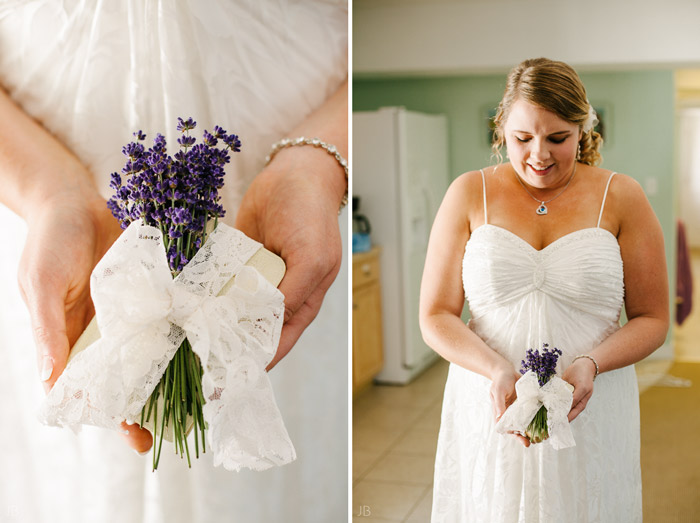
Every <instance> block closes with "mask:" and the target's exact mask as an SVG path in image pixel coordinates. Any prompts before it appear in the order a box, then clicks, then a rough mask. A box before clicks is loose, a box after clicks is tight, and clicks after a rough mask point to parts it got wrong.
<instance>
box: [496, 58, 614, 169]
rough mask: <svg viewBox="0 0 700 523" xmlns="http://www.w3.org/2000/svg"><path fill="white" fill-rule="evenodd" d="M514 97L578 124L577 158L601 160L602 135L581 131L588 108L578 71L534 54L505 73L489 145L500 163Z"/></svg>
mask: <svg viewBox="0 0 700 523" xmlns="http://www.w3.org/2000/svg"><path fill="white" fill-rule="evenodd" d="M516 100H524V101H526V102H528V103H531V104H533V105H537V106H539V107H542V108H543V109H546V110H548V111H551V112H553V113H554V114H556V115H557V116H559V118H561V119H562V120H565V121H567V122H569V123H572V124H575V125H578V127H579V129H580V130H581V131H582V134H581V139H580V140H579V145H580V147H581V154H580V156H579V158H578V161H579V162H581V163H585V164H587V165H598V164H599V163H600V162H601V161H602V159H603V158H602V156H601V155H600V153H599V152H598V150H599V149H600V146H601V145H602V144H603V138H602V137H601V136H600V134H599V133H598V132H596V131H594V130H593V129H590V130H588V131H585V132H583V126H584V124H585V123H586V122H587V121H588V118H589V111H590V110H591V109H590V104H589V102H588V98H587V96H586V89H585V88H584V87H583V83H582V82H581V79H580V78H579V76H578V74H576V71H574V69H573V68H572V67H571V66H569V65H567V64H565V63H564V62H556V61H554V60H549V59H547V58H535V59H531V60H525V61H524V62H522V63H521V64H519V65H517V66H516V67H514V68H513V69H512V70H511V72H510V73H509V74H508V79H507V82H506V90H505V92H504V93H503V99H502V100H501V103H500V104H498V110H497V111H496V117H495V118H494V125H495V129H494V140H493V144H492V146H491V147H492V149H493V151H494V155H495V156H496V158H497V159H498V161H499V163H500V162H502V156H501V147H502V146H503V145H504V144H505V136H504V134H503V126H504V125H505V123H506V120H507V119H508V115H509V114H510V110H511V107H512V106H513V103H514V102H515V101H516Z"/></svg>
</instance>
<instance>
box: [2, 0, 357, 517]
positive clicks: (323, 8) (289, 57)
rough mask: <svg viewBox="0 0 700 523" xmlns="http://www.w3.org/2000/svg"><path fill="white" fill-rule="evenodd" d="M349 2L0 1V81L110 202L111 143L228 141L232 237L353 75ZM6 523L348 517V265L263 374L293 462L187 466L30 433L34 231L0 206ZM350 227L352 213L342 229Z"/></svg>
mask: <svg viewBox="0 0 700 523" xmlns="http://www.w3.org/2000/svg"><path fill="white" fill-rule="evenodd" d="M347 15H348V12H347V4H346V2H344V1H332V0H325V1H324V0H305V1H286V0H272V1H265V2H254V1H247V0H238V1H227V2H225V1H220V2H216V1H213V0H197V1H194V0H189V1H188V0H176V1H174V2H171V1H158V0H155V1H152V2H151V1H149V2H142V1H137V0H127V1H124V2H106V1H101V2H88V1H81V0H64V1H58V0H57V1H53V0H52V1H49V0H29V1H13V0H9V1H6V2H3V3H2V4H0V83H1V84H2V85H3V87H4V88H5V89H6V90H7V91H8V92H9V93H10V95H11V96H12V97H13V98H14V99H15V100H16V101H17V102H18V104H19V105H20V106H21V107H22V108H23V109H24V110H25V111H27V112H28V113H29V114H30V115H31V116H33V117H34V118H36V119H37V120H38V121H39V122H41V123H42V124H43V125H45V126H46V127H47V128H48V129H50V130H51V132H53V133H54V134H55V135H56V136H57V137H58V138H59V139H60V140H61V141H62V142H63V143H65V144H66V145H67V146H68V147H69V148H70V149H71V150H73V151H74V152H75V153H76V154H77V155H78V156H79V158H80V159H81V161H82V162H83V163H84V164H85V165H87V166H88V167H89V168H90V170H91V172H92V173H93V175H94V176H95V179H96V180H97V183H98V186H99V189H100V191H101V193H102V194H103V195H104V196H107V195H108V194H109V193H110V190H109V188H108V184H109V173H110V172H112V171H118V170H120V169H121V167H122V166H123V162H124V157H123V156H122V155H121V151H120V149H121V146H122V145H124V144H125V143H126V142H127V141H129V140H130V139H131V138H132V137H131V133H132V132H133V131H135V130H137V129H143V131H144V132H146V133H147V134H148V138H147V141H150V140H151V139H152V138H153V137H154V135H155V133H156V132H161V133H164V134H165V135H166V137H167V138H168V143H169V146H171V145H174V144H175V138H176V134H177V131H176V130H175V128H176V124H177V117H178V116H183V117H187V116H192V117H193V118H194V119H195V120H197V122H198V128H197V129H195V131H194V133H193V134H194V135H195V136H199V134H198V132H200V131H201V130H202V128H208V129H211V128H212V127H213V125H215V124H218V125H221V126H222V127H224V128H226V129H227V130H228V131H229V132H235V133H238V134H239V135H240V137H241V140H242V141H243V150H242V152H241V153H236V154H235V155H232V162H231V164H230V165H229V166H228V167H227V178H226V186H225V188H224V206H225V208H226V209H227V216H226V218H225V221H226V222H227V223H229V225H232V221H233V219H234V217H235V215H236V211H237V208H238V205H239V202H240V199H241V197H242V195H243V192H244V189H245V188H246V187H247V186H248V184H249V183H250V181H251V180H252V178H253V177H254V176H255V175H256V174H257V173H258V172H259V170H260V169H261V168H262V165H263V163H264V158H265V155H266V154H267V153H268V152H269V149H270V146H271V144H272V143H274V142H275V141H277V140H279V139H281V138H283V137H285V136H287V133H289V132H290V130H291V129H293V127H294V126H296V125H297V124H298V123H299V122H300V121H301V120H302V119H303V118H304V117H305V116H306V115H308V114H309V113H310V112H311V111H312V110H313V109H315V108H316V107H318V106H319V105H320V104H321V103H322V102H323V101H324V100H325V99H326V98H327V97H328V96H329V95H330V94H331V93H332V92H334V90H335V89H337V87H338V86H339V85H340V83H341V82H342V81H343V79H344V78H345V77H346V76H347ZM0 227H1V228H2V233H3V250H2V253H3V255H2V257H0V268H2V271H0V274H1V277H0V296H2V300H1V301H0V361H2V362H3V364H2V365H0V395H1V396H2V397H3V398H6V402H5V403H4V405H3V430H2V431H0V520H2V521H5V520H8V521H13V520H17V521H28V522H41V521H54V522H70V523H80V522H94V521H110V522H111V521H145V522H149V523H151V522H164V521H167V522H169V523H171V522H180V521H183V522H184V521H207V522H218V521H226V522H229V521H245V522H248V521H252V522H255V521H300V522H301V521H303V522H307V521H308V522H326V521H334V520H337V519H338V518H341V519H342V518H344V517H346V514H347V513H348V505H347V409H346V407H345V406H346V405H347V352H346V350H347V345H346V341H345V340H346V339H347V277H346V273H347V261H346V259H345V258H344V259H343V265H342V266H341V271H340V274H339V276H338V278H337V280H336V282H335V283H334V284H333V286H332V287H331V289H330V290H329V292H328V294H327V295H326V298H325V300H324V305H323V307H322V308H321V311H320V312H319V315H318V317H317V318H316V320H315V322H314V323H313V324H312V325H311V326H310V327H309V329H307V330H306V331H305V333H304V335H303V336H302V338H301V339H300V340H299V342H298V343H297V346H296V347H295V348H294V350H293V351H292V352H291V353H290V354H289V355H288V356H287V357H286V358H285V359H284V360H283V361H282V362H281V363H280V364H279V365H278V366H277V367H276V368H275V369H274V370H273V371H272V372H271V373H270V379H271V381H272V383H273V389H274V390H275V394H276V397H277V401H278V405H279V407H280V410H281V412H282V416H283V418H284V420H285V422H286V424H287V428H288V430H289V434H290V438H291V440H292V441H293V442H294V444H295V447H296V451H297V455H298V459H297V461H295V462H294V463H292V464H290V465H286V466H284V467H280V468H275V469H273V470H268V471H264V472H252V471H241V472H238V473H233V472H229V471H226V470H223V469H221V468H214V467H213V464H212V455H211V453H210V452H208V453H207V454H205V455H204V456H203V457H202V458H200V459H199V460H195V461H194V462H193V466H192V469H191V470H189V469H187V465H186V463H183V462H182V461H181V460H180V458H179V457H177V456H175V455H174V453H170V452H165V449H164V451H163V454H162V455H161V461H160V464H159V468H158V472H157V473H155V474H154V473H151V471H150V457H141V456H138V455H136V454H135V453H133V452H132V451H131V450H130V449H129V448H128V447H126V446H125V445H124V444H123V443H122V442H121V440H120V438H119V435H118V434H117V433H116V432H112V431H106V430H102V429H95V428H94V427H84V428H83V430H82V431H81V433H80V434H79V435H78V436H75V435H74V434H73V433H72V432H70V431H68V430H65V429H57V428H53V427H44V426H42V425H41V424H40V423H39V422H38V420H37V419H36V410H37V408H38V407H39V405H40V404H41V402H42V400H43V396H44V394H43V391H42V389H41V386H40V383H39V380H38V373H37V369H36V356H35V349H34V343H33V340H32V338H31V330H30V325H29V317H28V314H27V312H26V307H25V306H24V304H23V303H22V301H21V298H20V296H19V292H18V289H17V279H16V274H17V267H18V265H19V256H20V252H21V248H22V245H23V243H24V240H25V238H26V226H25V225H24V223H23V222H22V220H20V219H19V218H17V217H16V216H14V215H13V214H12V213H10V212H9V211H8V210H7V209H6V208H4V207H2V206H0ZM340 228H341V232H343V233H344V231H345V229H346V228H347V212H346V211H344V212H343V213H342V215H341V220H340Z"/></svg>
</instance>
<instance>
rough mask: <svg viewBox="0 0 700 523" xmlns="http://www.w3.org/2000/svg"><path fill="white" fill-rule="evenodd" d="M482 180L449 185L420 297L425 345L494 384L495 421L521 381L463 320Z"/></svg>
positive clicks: (471, 176) (473, 176)
mask: <svg viewBox="0 0 700 523" xmlns="http://www.w3.org/2000/svg"><path fill="white" fill-rule="evenodd" d="M481 191H482V188H481V175H480V173H479V172H478V171H474V172H470V173H466V174H463V175H462V176H460V177H459V178H457V179H456V180H455V181H454V182H453V183H452V184H451V185H450V188H449V189H448V191H447V194H446V195H445V198H444V200H443V201H442V204H441V205H440V209H439V210H438V213H437V216H436V217H435V222H434V223H433V228H432V230H431V232H430V241H429V243H428V253H427V256H426V259H425V268H424V270H423V280H422V282H421V292H420V314H419V315H420V328H421V332H422V333H423V339H424V340H425V342H426V343H427V344H428V346H430V347H431V348H432V349H433V350H435V351H436V352H437V353H438V354H440V355H441V356H442V357H443V358H445V359H446V360H448V361H450V362H452V363H455V364H457V365H460V366H461V367H464V368H465V369H469V370H471V371H474V372H476V373H478V374H481V375H482V376H484V377H486V378H488V379H490V380H491V381H492V385H491V399H492V404H493V409H494V417H495V418H496V419H498V418H500V417H501V415H502V414H503V412H505V410H506V408H507V407H508V405H510V404H511V403H512V402H513V401H515V382H516V381H517V380H518V378H519V377H520V375H519V374H518V373H517V371H516V370H515V369H514V368H513V365H512V364H511V363H510V362H508V361H507V360H506V359H505V358H503V357H502V356H501V355H500V354H498V353H497V352H496V351H494V350H493V349H491V348H490V347H489V346H488V345H486V343H484V341H483V340H482V339H481V338H479V336H477V335H476V334H475V333H474V332H473V331H472V330H471V329H470V328H469V327H468V326H467V325H465V324H464V322H463V321H462V319H461V313H462V308H463V307H464V291H463V287H462V258H463V255H464V248H465V245H466V243H467V240H468V239H469V234H470V232H469V231H470V220H469V213H470V211H469V210H470V209H477V210H478V211H476V212H480V213H483V207H482V205H483V204H481V203H480V202H481V194H482V192H481Z"/></svg>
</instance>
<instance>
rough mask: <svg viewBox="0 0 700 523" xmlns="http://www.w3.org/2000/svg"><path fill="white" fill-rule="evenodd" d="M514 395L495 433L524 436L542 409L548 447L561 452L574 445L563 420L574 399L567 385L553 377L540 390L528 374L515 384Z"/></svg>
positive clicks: (565, 421)
mask: <svg viewBox="0 0 700 523" xmlns="http://www.w3.org/2000/svg"><path fill="white" fill-rule="evenodd" d="M515 392H516V394H517V396H518V397H517V399H516V400H515V401H514V402H513V404H512V405H511V406H510V407H508V409H506V411H505V412H504V413H503V416H501V419H500V420H498V423H497V424H496V432H498V433H500V434H506V433H508V432H512V431H516V432H520V433H525V430H526V429H527V426H528V425H529V424H530V422H531V421H532V419H533V418H534V417H535V414H537V411H538V410H540V407H541V406H542V405H544V406H545V408H546V409H547V429H548V431H549V440H548V441H549V442H550V443H551V444H552V447H554V448H555V449H565V448H568V447H573V446H575V445H576V442H575V441H574V436H573V434H572V433H571V426H570V424H569V420H568V419H567V416H568V414H569V411H570V410H571V403H572V402H573V399H574V396H573V393H572V391H571V385H569V384H568V383H567V382H565V381H564V380H562V379H561V378H558V377H557V376H553V377H551V378H550V379H549V381H548V382H547V383H545V384H544V385H543V386H542V387H540V385H539V383H538V381H537V375H536V374H535V373H534V372H532V371H531V370H529V371H527V372H526V373H525V374H524V375H523V376H522V377H521V378H520V379H519V380H518V381H517V382H516V383H515Z"/></svg>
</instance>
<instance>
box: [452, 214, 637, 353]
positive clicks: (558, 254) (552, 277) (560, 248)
mask: <svg viewBox="0 0 700 523" xmlns="http://www.w3.org/2000/svg"><path fill="white" fill-rule="evenodd" d="M462 279H463V282H464V292H465V295H466V297H467V300H468V302H469V310H470V312H471V315H472V320H471V321H470V323H469V326H470V327H471V328H472V330H474V331H475V332H476V333H477V334H478V335H479V336H480V337H481V338H482V339H484V340H487V344H488V345H489V346H490V347H491V348H493V349H494V350H496V351H498V352H499V353H501V354H502V355H503V356H505V357H506V358H508V359H509V360H510V361H512V362H513V363H514V364H519V362H520V360H521V359H523V357H524V353H525V350H526V349H528V348H537V347H540V346H541V345H542V343H549V344H550V345H553V346H556V347H558V348H559V349H561V350H562V351H563V352H564V354H563V356H562V359H561V365H562V366H566V365H568V364H569V363H570V362H571V359H573V358H574V357H575V356H576V355H578V354H581V352H585V351H588V350H590V349H592V348H593V347H594V346H595V345H596V344H598V343H600V342H601V341H602V340H603V339H604V338H606V337H607V336H609V335H610V334H611V333H612V332H614V330H616V329H617V328H618V320H619V318H620V310H621V308H622V302H623V295H624V284H623V269H622V258H621V257H620V247H619V245H618V243H617V239H616V238H615V237H614V236H613V235H612V233H610V232H609V231H608V230H607V229H602V228H599V227H591V228H587V229H581V230H578V231H574V232H572V233H570V234H567V235H566V236H563V237H561V238H559V239H557V240H556V241H554V242H553V243H551V244H549V245H547V246H546V247H545V248H543V249H541V250H537V249H535V248H534V247H532V246H531V245H530V244H529V243H527V242H526V241H525V240H523V239H522V238H520V237H519V236H517V235H515V234H514V233H512V232H510V231H509V230H507V229H504V228H502V227H498V226H496V225H491V224H485V225H483V226H481V227H478V228H477V229H475V230H474V232H473V233H472V236H471V238H470V239H469V241H468V242H467V247H466V249H465V252H464V260H463V263H462ZM545 318H546V320H547V321H543V319H545Z"/></svg>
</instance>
